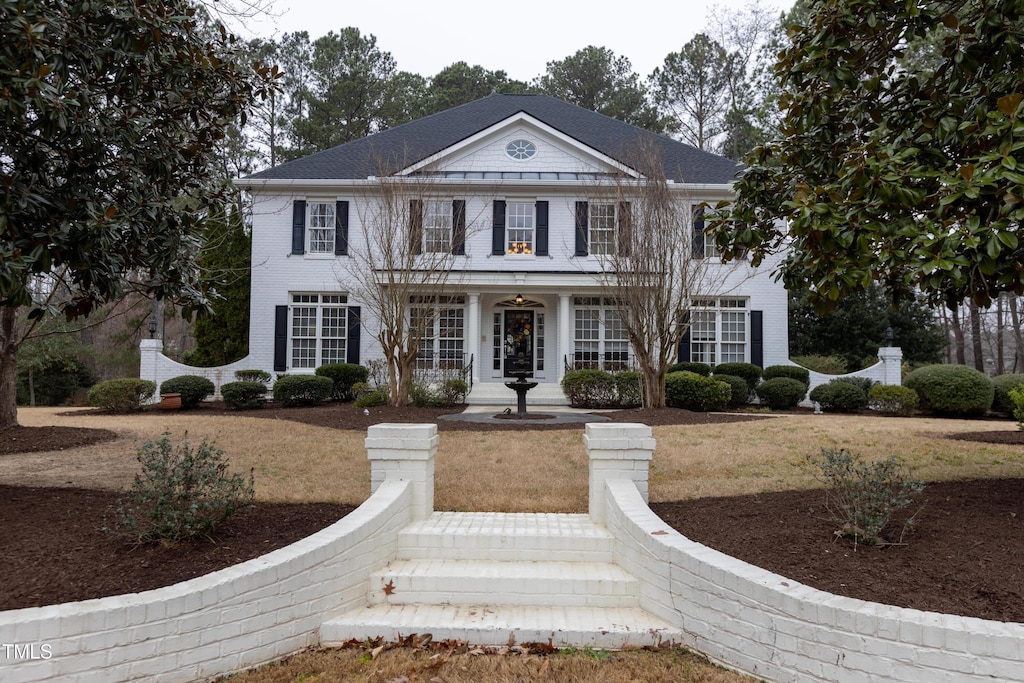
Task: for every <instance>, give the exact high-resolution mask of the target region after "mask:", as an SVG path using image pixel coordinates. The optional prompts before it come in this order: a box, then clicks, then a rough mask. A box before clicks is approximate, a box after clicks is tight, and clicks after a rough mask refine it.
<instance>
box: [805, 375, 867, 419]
mask: <svg viewBox="0 0 1024 683" xmlns="http://www.w3.org/2000/svg"><path fill="white" fill-rule="evenodd" d="M811 400H812V401H814V402H815V403H818V404H820V405H821V408H822V410H830V411H835V412H838V413H852V412H854V411H856V410H860V409H861V408H867V406H868V396H867V394H865V393H864V391H863V390H862V389H861V388H860V387H859V386H857V385H856V384H854V383H853V382H842V381H839V380H832V381H831V382H829V383H828V384H819V385H818V386H816V387H814V389H812V390H811Z"/></svg>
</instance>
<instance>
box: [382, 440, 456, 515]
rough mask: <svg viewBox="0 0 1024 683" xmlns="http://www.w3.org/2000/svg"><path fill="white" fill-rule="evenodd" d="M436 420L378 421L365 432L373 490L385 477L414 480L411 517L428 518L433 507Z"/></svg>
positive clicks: (391, 479) (390, 479)
mask: <svg viewBox="0 0 1024 683" xmlns="http://www.w3.org/2000/svg"><path fill="white" fill-rule="evenodd" d="M437 442H438V437H437V425H435V424H379V425H373V426H372V427H370V428H369V429H368V430H367V432H366V442H365V443H366V455H367V457H368V458H369V459H370V492H371V493H373V492H374V491H376V490H377V488H378V487H380V485H381V484H382V483H383V482H384V481H385V480H387V481H411V482H412V483H413V487H412V496H413V498H412V501H413V505H412V518H413V519H426V518H427V517H429V516H430V513H432V512H433V511H434V455H435V454H436V453H437Z"/></svg>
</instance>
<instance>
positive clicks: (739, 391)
mask: <svg viewBox="0 0 1024 683" xmlns="http://www.w3.org/2000/svg"><path fill="white" fill-rule="evenodd" d="M715 379H717V380H718V381H719V382H725V383H726V384H728V385H729V389H730V390H731V391H732V398H730V399H729V405H730V406H733V407H735V406H741V405H743V404H745V403H746V402H747V401H749V400H750V391H749V390H748V389H747V381H746V380H745V379H743V378H742V377H737V376H736V375H717V374H716V375H715Z"/></svg>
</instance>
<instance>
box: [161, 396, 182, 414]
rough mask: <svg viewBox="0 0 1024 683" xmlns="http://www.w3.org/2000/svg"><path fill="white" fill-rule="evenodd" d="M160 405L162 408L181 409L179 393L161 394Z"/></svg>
mask: <svg viewBox="0 0 1024 683" xmlns="http://www.w3.org/2000/svg"><path fill="white" fill-rule="evenodd" d="M160 407H161V408H163V409H164V410H181V394H163V395H162V396H161V397H160Z"/></svg>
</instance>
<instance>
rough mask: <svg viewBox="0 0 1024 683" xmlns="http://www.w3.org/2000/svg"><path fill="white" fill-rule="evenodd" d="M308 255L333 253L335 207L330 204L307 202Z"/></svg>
mask: <svg viewBox="0 0 1024 683" xmlns="http://www.w3.org/2000/svg"><path fill="white" fill-rule="evenodd" d="M308 206H309V253H311V254H333V253H334V227H335V225H336V222H335V220H336V219H335V215H334V210H335V205H334V203H332V202H309V204H308Z"/></svg>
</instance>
